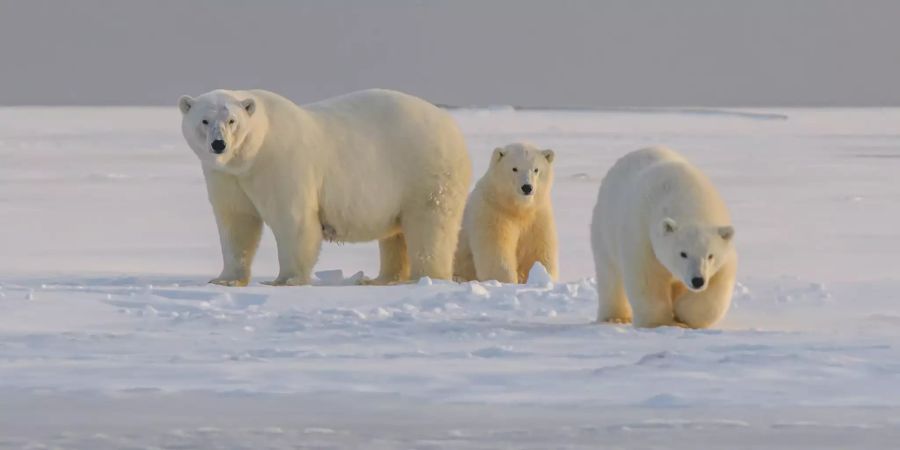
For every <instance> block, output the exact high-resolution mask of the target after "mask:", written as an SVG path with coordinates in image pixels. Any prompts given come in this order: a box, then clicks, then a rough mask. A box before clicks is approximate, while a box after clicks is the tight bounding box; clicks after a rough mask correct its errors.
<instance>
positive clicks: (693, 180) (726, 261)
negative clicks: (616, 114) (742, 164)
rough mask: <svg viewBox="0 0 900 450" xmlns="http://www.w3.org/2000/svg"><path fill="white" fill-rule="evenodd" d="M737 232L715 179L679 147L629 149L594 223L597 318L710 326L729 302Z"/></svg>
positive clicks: (612, 173) (606, 184) (603, 189)
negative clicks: (699, 282)
mask: <svg viewBox="0 0 900 450" xmlns="http://www.w3.org/2000/svg"><path fill="white" fill-rule="evenodd" d="M733 235H734V228H732V227H731V218H730V217H729V215H728V210H727V209H726V207H725V203H724V202H723V201H722V199H721V197H720V196H719V194H718V192H717V191H716V189H715V187H714V186H713V185H712V183H711V182H710V181H709V179H708V178H707V177H706V176H705V175H704V174H703V173H702V172H700V171H699V170H698V169H697V168H695V167H694V166H692V165H691V164H690V163H689V162H688V161H687V160H686V159H684V158H683V157H682V156H681V155H679V154H678V153H676V152H674V151H672V150H670V149H667V148H664V147H656V148H648V149H643V150H638V151H635V152H632V153H629V154H627V155H625V156H624V157H622V158H621V159H620V160H619V161H618V162H616V164H615V165H614V166H613V167H612V168H611V169H610V170H609V172H608V173H607V174H606V177H605V178H604V179H603V182H602V184H601V186H600V192H599V195H598V198H597V205H596V206H595V207H594V217H593V223H592V224H591V244H592V247H593V251H594V262H595V264H596V269H597V291H598V293H599V297H600V299H599V300H600V304H599V309H598V312H597V319H598V320H599V321H611V322H629V321H631V319H632V316H633V317H634V324H635V325H636V326H643V327H653V326H659V325H676V324H677V325H686V326H689V327H692V328H706V327H709V326H712V325H713V324H715V323H716V322H717V321H718V320H719V319H721V318H722V316H724V315H725V312H726V311H727V310H728V306H729V305H730V303H731V294H732V290H733V288H734V279H735V271H736V269H737V253H736V252H735V250H734V246H733V241H732V236H733ZM682 252H683V253H684V255H687V258H684V257H682ZM709 255H712V259H709ZM693 278H702V279H703V282H704V283H703V286H702V287H700V288H699V289H695V288H694V287H692V286H691V282H692V281H691V280H692V279H693Z"/></svg>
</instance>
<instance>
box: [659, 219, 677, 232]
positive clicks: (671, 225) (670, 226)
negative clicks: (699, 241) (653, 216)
mask: <svg viewBox="0 0 900 450" xmlns="http://www.w3.org/2000/svg"><path fill="white" fill-rule="evenodd" d="M677 229H678V224H677V223H675V220H673V219H671V218H669V217H666V218H665V219H663V221H662V230H663V234H669V233H674V232H675V230H677Z"/></svg>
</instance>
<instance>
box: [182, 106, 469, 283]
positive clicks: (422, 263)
mask: <svg viewBox="0 0 900 450" xmlns="http://www.w3.org/2000/svg"><path fill="white" fill-rule="evenodd" d="M178 105H179V108H180V109H181V112H182V114H183V117H182V132H183V133H184V137H185V139H186V140H187V143H188V145H189V146H190V147H191V149H192V150H193V151H194V153H196V155H197V157H198V158H199V159H200V163H201V166H202V168H203V174H204V176H205V178H206V186H207V190H208V194H209V200H210V203H212V207H213V212H214V214H215V218H216V223H217V225H218V229H219V239H220V242H221V246H222V257H223V260H224V268H223V270H222V273H221V275H219V276H218V277H217V278H215V279H213V280H212V281H211V283H214V284H221V285H227V286H244V285H246V284H247V283H248V281H249V279H250V265H251V263H252V261H253V256H254V254H255V252H256V249H257V246H258V244H259V239H260V233H261V231H262V226H263V223H265V224H266V225H268V226H269V227H270V228H271V229H272V232H273V234H274V235H275V240H276V244H277V247H278V262H279V266H280V269H279V273H278V277H277V278H276V279H275V280H274V281H272V282H271V283H267V284H272V285H278V286H281V285H303V284H308V283H309V282H310V274H311V271H312V268H313V265H314V264H315V263H316V259H317V258H318V255H319V249H320V247H321V243H322V240H323V239H328V240H332V241H342V242H362V241H371V240H378V244H379V249H380V252H381V270H380V273H379V276H378V278H377V279H376V280H374V282H375V283H383V284H387V283H391V282H397V281H403V280H406V279H408V278H410V277H413V278H418V277H423V276H429V277H432V278H443V279H449V278H450V277H451V276H452V270H453V252H454V249H455V247H456V240H457V234H458V232H459V227H460V224H461V221H462V213H463V209H464V208H465V201H466V194H467V191H468V187H469V182H470V179H471V173H472V169H471V163H470V161H469V154H468V150H467V149H466V144H465V141H464V139H463V136H462V133H461V132H460V130H459V128H458V126H457V125H456V123H455V121H454V120H453V119H452V118H451V117H450V115H449V114H447V113H446V112H445V111H443V110H441V109H439V108H437V107H436V106H434V105H432V104H430V103H428V102H426V101H424V100H422V99H419V98H416V97H413V96H410V95H407V94H403V93H400V92H395V91H388V90H380V89H372V90H365V91H359V92H354V93H350V94H346V95H343V96H339V97H335V98H331V99H328V100H324V101H321V102H318V103H312V104H309V105H305V106H298V105H296V104H294V103H293V102H291V101H290V100H287V99H285V98H284V97H281V96H279V95H277V94H274V93H272V92H267V91H262V90H251V91H229V90H216V91H212V92H209V93H206V94H203V95H200V96H199V97H197V98H191V97H189V96H183V97H181V98H180V99H179V101H178Z"/></svg>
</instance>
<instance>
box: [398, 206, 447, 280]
mask: <svg viewBox="0 0 900 450" xmlns="http://www.w3.org/2000/svg"><path fill="white" fill-rule="evenodd" d="M449 216H450V217H448V214H446V213H442V212H441V211H440V210H439V209H436V208H435V209H429V210H425V211H416V212H412V213H410V214H408V215H405V216H403V217H402V218H401V223H402V227H403V235H404V236H406V246H407V251H408V253H409V265H410V279H411V280H418V279H419V278H422V277H430V278H434V279H440V280H450V279H451V278H452V277H453V256H454V252H455V251H456V241H457V240H458V239H459V236H458V233H459V225H460V222H461V219H462V217H461V216H462V214H454V215H449Z"/></svg>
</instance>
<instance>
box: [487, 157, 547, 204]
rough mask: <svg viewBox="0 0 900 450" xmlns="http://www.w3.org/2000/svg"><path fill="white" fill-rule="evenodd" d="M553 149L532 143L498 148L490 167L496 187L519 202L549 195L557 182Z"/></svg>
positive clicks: (507, 196) (529, 201) (526, 201)
mask: <svg viewBox="0 0 900 450" xmlns="http://www.w3.org/2000/svg"><path fill="white" fill-rule="evenodd" d="M553 158H554V153H553V150H541V149H538V148H537V147H534V146H532V145H529V144H521V143H516V144H509V145H507V146H505V147H501V148H497V149H495V150H494V154H493V155H492V156H491V167H490V169H489V171H490V175H491V180H492V183H493V185H494V187H495V189H499V190H500V191H501V192H502V193H503V195H504V197H506V198H510V199H513V201H515V202H521V203H531V202H533V201H534V199H535V198H536V197H542V196H546V195H548V194H549V193H550V188H551V186H552V185H553V167H552V163H553Z"/></svg>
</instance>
